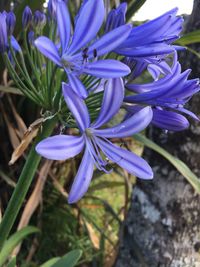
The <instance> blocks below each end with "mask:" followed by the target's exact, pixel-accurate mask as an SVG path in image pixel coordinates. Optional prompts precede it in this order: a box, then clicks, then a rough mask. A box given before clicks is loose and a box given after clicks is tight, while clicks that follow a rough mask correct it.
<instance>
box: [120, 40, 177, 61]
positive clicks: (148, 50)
mask: <svg viewBox="0 0 200 267" xmlns="http://www.w3.org/2000/svg"><path fill="white" fill-rule="evenodd" d="M174 51H175V48H174V46H172V45H168V44H165V43H158V44H150V45H146V46H137V47H127V48H126V47H125V48H118V49H116V52H117V53H118V54H121V55H124V56H129V57H138V58H141V57H151V56H157V55H165V54H171V53H173V52H174Z"/></svg>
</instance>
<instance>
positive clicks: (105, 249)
mask: <svg viewBox="0 0 200 267" xmlns="http://www.w3.org/2000/svg"><path fill="white" fill-rule="evenodd" d="M105 2H106V7H107V9H108V10H110V9H111V8H112V7H114V6H115V5H116V4H118V3H119V2H124V1H118V0H111V1H109V0H106V1H105ZM126 2H128V12H127V19H128V20H130V19H131V17H132V16H133V14H134V13H135V12H136V11H137V10H138V9H139V8H140V7H141V6H142V5H143V4H144V3H145V2H146V0H129V1H126ZM43 4H44V1H32V0H18V1H15V2H13V1H7V0H1V1H0V10H1V11H2V10H4V9H6V10H9V9H10V7H11V8H14V10H15V13H16V15H17V27H16V35H17V36H18V38H19V39H20V29H21V27H22V26H21V17H22V12H23V9H24V7H25V6H26V5H29V6H30V7H31V8H32V10H37V9H40V10H42V9H43ZM69 5H70V11H71V12H72V13H73V12H76V10H77V9H78V8H79V6H80V1H79V0H76V1H69ZM194 42H195V43H198V42H200V34H199V31H197V32H196V33H188V34H187V35H186V36H184V37H183V38H182V39H180V40H179V42H178V43H179V44H181V45H186V46H187V45H190V44H191V43H194ZM193 53H194V54H195V56H197V57H198V56H199V54H198V53H197V52H195V51H193ZM0 68H1V69H0V78H1V84H2V85H1V86H0V94H1V99H0V110H1V115H0V133H1V151H0V153H1V158H0V196H1V197H0V218H1V214H2V213H3V212H4V210H5V208H6V205H7V203H8V200H9V198H10V196H11V193H12V191H13V188H14V187H15V185H16V182H17V177H18V175H19V173H20V170H21V168H22V166H23V163H24V160H25V159H26V153H24V154H23V158H21V159H20V160H18V161H17V162H16V163H15V164H14V165H12V167H9V166H8V162H9V160H10V157H11V154H12V151H13V150H14V149H16V147H17V146H18V145H19V144H20V142H21V140H22V139H23V135H24V132H25V131H26V130H27V127H28V126H29V125H30V124H31V123H33V122H34V121H35V120H36V119H37V118H39V117H40V110H38V108H37V107H36V106H35V105H34V104H33V103H32V102H30V101H29V100H27V99H25V98H24V97H23V96H19V92H18V90H16V89H15V88H13V84H12V81H11V80H10V79H9V77H8V75H7V71H6V70H5V69H3V65H2V64H1V65H0ZM138 141H140V142H138ZM138 141H134V140H133V139H131V138H130V139H127V140H115V142H116V143H118V144H119V145H120V146H124V147H126V148H128V149H132V150H133V151H135V152H136V153H137V154H139V155H141V154H142V151H143V145H141V142H143V143H145V142H146V145H149V146H151V148H152V149H155V148H157V152H158V153H161V154H162V153H163V154H162V155H163V156H165V153H164V152H163V151H161V152H160V150H159V148H158V147H155V146H154V145H152V143H151V144H149V143H148V141H147V140H144V139H141V138H139V137H138ZM167 156H169V155H167ZM168 159H169V158H168ZM79 162H80V158H78V157H77V158H76V159H73V160H70V161H67V162H52V161H47V160H43V161H42V164H41V165H40V168H39V169H38V173H37V176H36V177H35V181H34V183H33V185H32V188H31V190H30V192H29V194H28V196H27V198H26V202H25V203H24V206H23V210H21V213H20V215H19V216H18V220H17V222H16V225H15V230H18V231H23V233H25V234H23V235H22V236H21V237H20V238H19V237H17V240H16V239H15V243H13V244H12V246H11V247H9V250H7V252H9V253H7V256H5V255H6V254H5V255H4V258H3V259H5V258H6V257H8V258H9V259H10V263H9V265H8V263H6V265H5V266H10V267H12V266H13V267H14V266H15V265H16V258H15V256H17V263H18V266H20V267H21V266H22V267H31V266H32V267H36V266H39V265H41V264H42V263H44V262H45V261H48V260H49V259H52V260H51V262H49V263H47V264H46V265H45V264H43V265H41V266H42V267H48V266H54V265H53V264H55V263H56V262H57V261H58V259H59V258H57V257H61V256H63V255H64V254H66V253H67V252H69V251H75V252H74V253H75V254H73V255H72V254H70V256H69V255H68V256H69V257H68V258H66V259H67V260H68V259H69V258H70V257H72V256H73V257H76V259H78V260H79V258H80V260H79V266H82V267H87V266H92V267H111V266H113V264H114V262H115V259H116V256H117V253H118V247H119V237H120V227H121V226H122V225H123V221H124V219H125V218H126V215H127V211H128V208H129V204H130V195H131V194H130V193H131V189H132V185H133V184H134V183H135V178H134V177H132V176H131V175H129V174H128V173H127V172H126V171H123V170H122V169H118V168H117V167H115V166H111V167H113V169H114V172H113V173H111V174H110V175H109V176H108V175H102V173H100V172H99V171H96V172H95V175H94V179H93V181H92V184H91V186H90V189H89V191H88V193H87V195H86V197H84V199H82V200H81V201H80V202H78V203H77V204H75V205H70V206H69V205H68V204H67V196H68V193H67V192H68V189H69V187H70V185H71V181H72V179H73V177H74V174H75V173H76V171H77V167H78V165H79ZM177 164H178V163H177ZM188 175H191V173H189V174H188ZM108 178H109V179H108ZM192 178H193V179H194V180H195V179H196V178H195V177H192ZM188 180H189V178H188ZM194 180H193V181H194ZM195 181H196V180H195ZM198 186H199V184H197V187H198ZM199 190H200V189H199ZM28 225H34V226H35V227H36V228H37V229H36V228H34V229H32V228H31V229H29V228H28V229H27V228H26V227H28ZM23 229H25V230H23ZM29 231H30V232H29ZM20 233H21V232H20ZM13 234H14V233H13ZM29 234H31V235H29ZM22 239H23V240H24V241H23V243H22V244H21V245H20V243H21V241H22ZM77 251H78V252H77ZM80 251H82V256H81V252H80ZM74 255H75V256H74ZM55 257H56V258H55ZM73 257H72V258H73ZM0 259H1V254H0ZM6 259H7V258H6ZM70 259H71V258H70ZM73 259H74V258H73ZM73 259H72V261H71V263H73V264H76V263H77V262H76V260H75V261H73ZM73 264H72V265H71V266H74V265H73ZM0 266H2V265H0ZM62 266H64V265H62V262H61V264H60V265H55V266H54V267H62ZM71 266H70V265H69V266H68V267H71Z"/></svg>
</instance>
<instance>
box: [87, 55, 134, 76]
mask: <svg viewBox="0 0 200 267" xmlns="http://www.w3.org/2000/svg"><path fill="white" fill-rule="evenodd" d="M83 71H84V72H85V73H87V74H90V75H92V76H96V77H99V78H118V77H123V76H126V75H128V74H129V73H130V69H129V67H128V66H127V65H125V64H123V63H121V62H120V61H118V60H114V59H105V60H98V61H96V62H92V63H89V64H88V65H87V66H86V67H85V68H84V69H83Z"/></svg>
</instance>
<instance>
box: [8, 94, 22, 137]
mask: <svg viewBox="0 0 200 267" xmlns="http://www.w3.org/2000/svg"><path fill="white" fill-rule="evenodd" d="M7 98H8V101H9V104H10V106H11V109H12V112H13V115H14V117H15V120H16V122H17V126H18V130H19V134H20V135H19V137H20V138H23V135H24V132H26V131H27V127H26V124H25V123H24V121H23V119H22V118H21V117H20V115H19V114H18V113H17V110H16V108H15V106H14V105H13V102H12V99H11V97H10V96H7Z"/></svg>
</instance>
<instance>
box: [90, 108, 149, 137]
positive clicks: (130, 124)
mask: <svg viewBox="0 0 200 267" xmlns="http://www.w3.org/2000/svg"><path fill="white" fill-rule="evenodd" d="M152 117H153V112H152V109H151V108H150V107H145V108H143V109H141V110H140V111H138V112H137V113H135V114H134V115H133V116H131V117H130V118H129V119H127V120H125V121H123V122H122V123H120V124H119V125H117V126H115V127H111V128H108V129H102V130H96V129H94V130H93V133H94V134H95V135H97V136H102V137H106V138H123V137H128V136H131V135H133V134H136V133H138V132H140V131H142V130H144V129H145V128H146V127H147V126H148V125H149V123H150V122H151V120H152Z"/></svg>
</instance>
